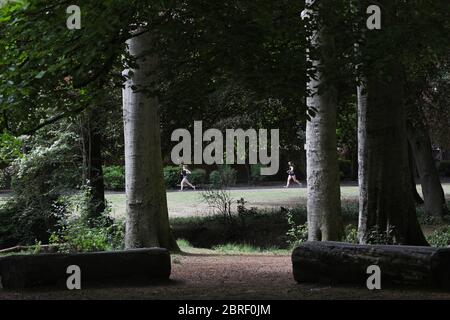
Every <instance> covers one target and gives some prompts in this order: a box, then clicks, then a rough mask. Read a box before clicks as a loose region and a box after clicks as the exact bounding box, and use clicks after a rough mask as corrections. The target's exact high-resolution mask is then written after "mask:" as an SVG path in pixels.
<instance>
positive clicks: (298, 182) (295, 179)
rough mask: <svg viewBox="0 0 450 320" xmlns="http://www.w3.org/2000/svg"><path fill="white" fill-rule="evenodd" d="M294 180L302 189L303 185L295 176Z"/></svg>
mask: <svg viewBox="0 0 450 320" xmlns="http://www.w3.org/2000/svg"><path fill="white" fill-rule="evenodd" d="M292 179H294V182H297V184H298V185H299V186H300V187H301V186H302V183H301V182H300V181H298V180H297V177H296V176H293V177H292Z"/></svg>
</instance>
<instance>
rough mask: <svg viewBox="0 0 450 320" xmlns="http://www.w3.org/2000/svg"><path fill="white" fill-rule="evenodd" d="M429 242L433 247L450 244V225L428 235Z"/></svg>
mask: <svg viewBox="0 0 450 320" xmlns="http://www.w3.org/2000/svg"><path fill="white" fill-rule="evenodd" d="M426 238H427V241H428V243H429V244H430V245H431V246H433V247H447V246H448V245H450V226H447V227H445V228H443V229H441V230H435V231H433V232H432V233H431V234H430V235H428V236H427V237H426Z"/></svg>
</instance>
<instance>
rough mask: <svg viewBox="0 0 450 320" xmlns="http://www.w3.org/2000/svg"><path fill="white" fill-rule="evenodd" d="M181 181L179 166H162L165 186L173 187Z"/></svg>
mask: <svg viewBox="0 0 450 320" xmlns="http://www.w3.org/2000/svg"><path fill="white" fill-rule="evenodd" d="M180 181H181V169H180V167H175V166H167V167H164V182H165V184H166V187H167V188H175V187H176V186H177V185H178V184H180Z"/></svg>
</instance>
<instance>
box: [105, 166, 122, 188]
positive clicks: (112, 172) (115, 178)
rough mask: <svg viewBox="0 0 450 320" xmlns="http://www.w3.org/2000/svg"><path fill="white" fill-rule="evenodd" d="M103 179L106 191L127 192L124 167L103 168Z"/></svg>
mask: <svg viewBox="0 0 450 320" xmlns="http://www.w3.org/2000/svg"><path fill="white" fill-rule="evenodd" d="M103 179H104V182H105V189H106V190H114V191H118V190H125V168H124V167H123V166H105V167H103Z"/></svg>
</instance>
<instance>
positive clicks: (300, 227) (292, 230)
mask: <svg viewBox="0 0 450 320" xmlns="http://www.w3.org/2000/svg"><path fill="white" fill-rule="evenodd" d="M286 219H287V223H288V225H289V230H288V231H287V232H286V236H287V237H288V240H287V242H288V244H289V245H291V246H295V245H297V244H299V243H302V242H305V241H307V240H308V224H307V223H303V224H299V223H298V222H297V221H296V219H295V218H294V215H293V212H292V211H291V210H288V211H287V212H286Z"/></svg>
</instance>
